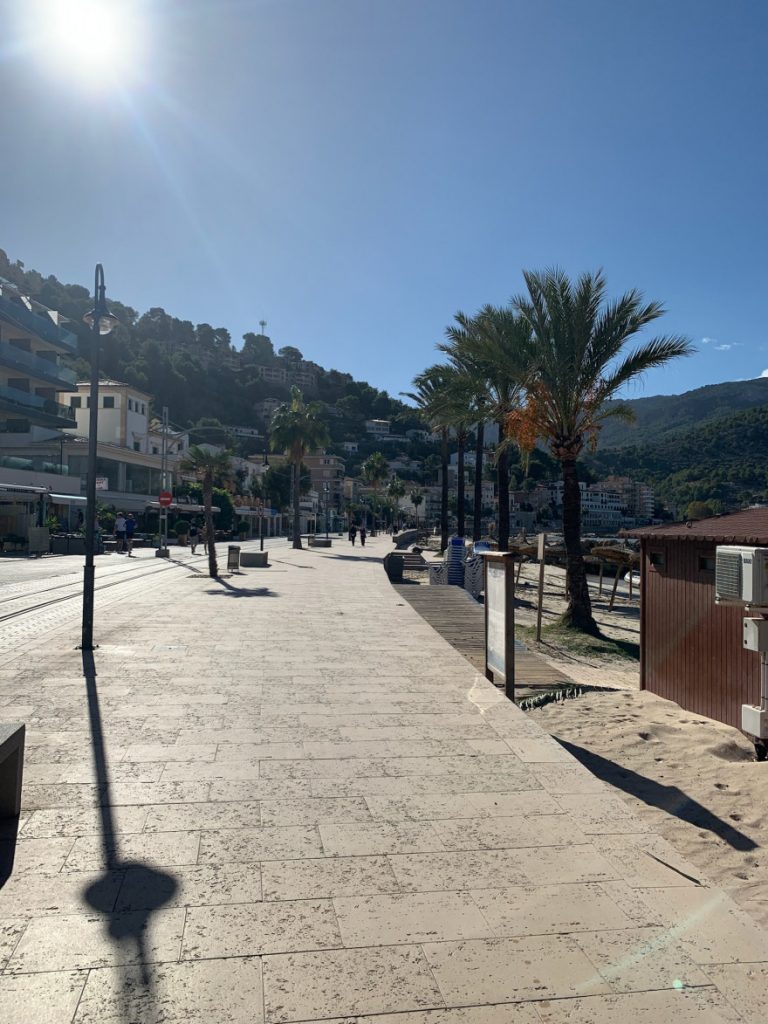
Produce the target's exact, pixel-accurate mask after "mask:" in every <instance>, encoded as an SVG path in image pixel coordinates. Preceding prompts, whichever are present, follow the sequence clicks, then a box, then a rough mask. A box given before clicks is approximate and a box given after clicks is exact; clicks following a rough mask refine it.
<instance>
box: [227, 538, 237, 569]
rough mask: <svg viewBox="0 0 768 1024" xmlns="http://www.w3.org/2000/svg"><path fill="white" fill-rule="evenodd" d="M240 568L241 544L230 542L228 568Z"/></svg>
mask: <svg viewBox="0 0 768 1024" xmlns="http://www.w3.org/2000/svg"><path fill="white" fill-rule="evenodd" d="M239 568H240V545H239V544H230V545H229V547H228V548H227V569H233V570H235V571H237V570H238V569H239Z"/></svg>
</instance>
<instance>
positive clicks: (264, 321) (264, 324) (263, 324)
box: [259, 320, 267, 334]
mask: <svg viewBox="0 0 768 1024" xmlns="http://www.w3.org/2000/svg"><path fill="white" fill-rule="evenodd" d="M266 326H267V321H266V320H259V327H260V328H261V333H262V334H263V333H264V328H265V327H266Z"/></svg>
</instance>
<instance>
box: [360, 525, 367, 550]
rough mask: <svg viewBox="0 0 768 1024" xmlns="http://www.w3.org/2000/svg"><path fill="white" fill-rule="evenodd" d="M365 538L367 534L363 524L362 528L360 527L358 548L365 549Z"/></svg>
mask: <svg viewBox="0 0 768 1024" xmlns="http://www.w3.org/2000/svg"><path fill="white" fill-rule="evenodd" d="M367 536H368V533H367V531H366V529H365V524H363V526H361V527H360V547H363V548H364V547H365V538H366V537H367Z"/></svg>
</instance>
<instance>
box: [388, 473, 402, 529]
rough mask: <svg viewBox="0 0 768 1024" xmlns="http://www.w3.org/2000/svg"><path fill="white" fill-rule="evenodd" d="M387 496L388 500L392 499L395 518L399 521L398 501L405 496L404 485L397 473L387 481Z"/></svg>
mask: <svg viewBox="0 0 768 1024" xmlns="http://www.w3.org/2000/svg"><path fill="white" fill-rule="evenodd" d="M387 494H388V495H389V497H390V498H392V502H393V505H394V514H395V518H396V519H399V518H400V499H401V498H402V497H403V496H404V495H405V484H404V483H403V481H402V480H401V479H400V477H399V476H398V475H397V473H395V474H394V476H393V477H392V479H391V480H390V481H389V486H388V487H387Z"/></svg>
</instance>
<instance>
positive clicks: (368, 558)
mask: <svg viewBox="0 0 768 1024" xmlns="http://www.w3.org/2000/svg"><path fill="white" fill-rule="evenodd" d="M326 557H327V558H340V559H342V561H345V562H381V561H383V558H382V557H381V555H327V556H326Z"/></svg>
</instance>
